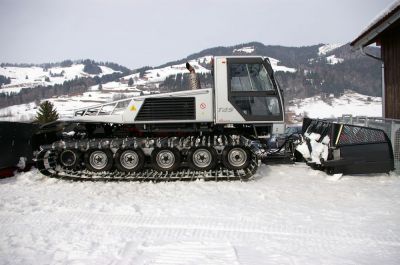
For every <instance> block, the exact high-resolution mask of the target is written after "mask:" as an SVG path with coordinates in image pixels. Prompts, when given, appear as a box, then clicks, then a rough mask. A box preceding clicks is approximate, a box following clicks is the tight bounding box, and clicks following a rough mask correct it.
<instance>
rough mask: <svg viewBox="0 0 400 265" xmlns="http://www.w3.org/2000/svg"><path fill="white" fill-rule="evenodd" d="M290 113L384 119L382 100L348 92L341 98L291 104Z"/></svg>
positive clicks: (326, 116)
mask: <svg viewBox="0 0 400 265" xmlns="http://www.w3.org/2000/svg"><path fill="white" fill-rule="evenodd" d="M288 109H289V111H292V112H294V113H295V114H296V115H301V116H307V117H310V118H335V117H341V116H342V115H343V114H351V115H353V116H367V117H382V98H380V97H370V96H366V95H362V94H358V93H355V92H347V93H345V94H343V95H342V96H340V97H339V98H327V99H324V100H322V99H321V97H320V96H316V97H310V98H305V99H297V100H293V101H291V102H289V107H288Z"/></svg>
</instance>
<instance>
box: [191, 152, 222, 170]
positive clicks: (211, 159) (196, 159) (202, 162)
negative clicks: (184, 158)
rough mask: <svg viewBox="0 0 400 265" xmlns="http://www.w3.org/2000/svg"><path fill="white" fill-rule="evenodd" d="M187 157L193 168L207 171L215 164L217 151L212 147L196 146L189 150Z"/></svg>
mask: <svg viewBox="0 0 400 265" xmlns="http://www.w3.org/2000/svg"><path fill="white" fill-rule="evenodd" d="M188 159H189V163H190V167H191V168H193V169H194V170H201V171H207V170H210V169H213V168H214V167H215V165H216V164H217V152H216V151H215V149H214V148H209V147H196V148H193V149H191V150H190V151H189V154H188Z"/></svg>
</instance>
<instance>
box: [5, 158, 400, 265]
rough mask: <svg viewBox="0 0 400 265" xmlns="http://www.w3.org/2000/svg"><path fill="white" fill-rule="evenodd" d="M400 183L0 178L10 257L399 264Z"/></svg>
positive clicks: (270, 174) (285, 177)
mask: <svg viewBox="0 0 400 265" xmlns="http://www.w3.org/2000/svg"><path fill="white" fill-rule="evenodd" d="M399 188H400V179H399V177H398V176H395V175H391V176H389V175H386V174H382V175H368V176H357V177H355V176H343V177H342V178H341V179H340V180H339V181H335V178H334V177H331V176H327V175H326V174H324V173H323V172H320V171H313V170H312V169H310V168H309V167H307V166H306V165H304V164H296V165H277V166H264V165H263V166H261V168H260V169H259V173H258V174H257V175H256V176H255V179H253V180H251V181H248V182H238V181H237V182H204V181H196V182H171V183H156V184H155V183H136V182H128V183H91V182H68V181H62V180H56V179H49V178H47V177H44V176H41V175H40V174H39V173H38V172H37V171H36V170H32V171H30V172H27V173H21V174H19V175H17V177H14V178H9V179H3V180H0V192H1V197H0V198H1V199H0V224H1V227H2V228H1V230H0V259H1V262H0V263H2V264H135V265H136V264H399V262H400V256H399V255H398V253H399V251H400V227H399V226H398V224H399V221H400V210H399V209H400V207H399V206H400V193H399Z"/></svg>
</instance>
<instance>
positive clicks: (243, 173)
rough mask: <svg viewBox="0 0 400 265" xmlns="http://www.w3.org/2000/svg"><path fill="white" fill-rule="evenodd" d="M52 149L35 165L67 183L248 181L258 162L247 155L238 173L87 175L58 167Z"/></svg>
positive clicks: (183, 171)
mask: <svg viewBox="0 0 400 265" xmlns="http://www.w3.org/2000/svg"><path fill="white" fill-rule="evenodd" d="M54 157H56V155H55V151H54V150H51V149H50V150H48V149H47V150H46V149H45V150H42V151H41V152H39V154H38V155H37V157H36V166H37V168H38V169H39V171H40V173H42V174H43V175H46V176H48V177H51V178H57V179H64V180H71V181H103V182H109V181H139V182H142V181H152V182H169V181H195V180H199V179H201V180H205V181H231V180H241V181H247V180H249V179H250V178H251V177H252V176H253V175H254V174H255V173H256V171H257V169H258V166H259V164H260V159H259V157H258V156H257V155H256V153H254V152H253V151H252V152H251V160H250V163H249V166H248V167H247V168H246V169H242V170H229V169H226V168H224V167H223V166H219V167H218V168H216V169H214V170H209V171H193V170H191V169H180V170H178V171H174V172H168V171H167V172H160V171H156V170H154V169H144V170H142V171H140V172H134V173H125V172H120V171H109V172H91V171H88V170H86V169H85V170H79V171H76V170H70V169H66V168H62V167H61V166H60V165H58V163H57V161H56V160H54Z"/></svg>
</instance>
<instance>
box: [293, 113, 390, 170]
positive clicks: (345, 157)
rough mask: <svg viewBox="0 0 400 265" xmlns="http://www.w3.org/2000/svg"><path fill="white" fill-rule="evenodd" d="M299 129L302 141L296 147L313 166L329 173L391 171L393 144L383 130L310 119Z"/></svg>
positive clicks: (304, 121) (305, 120)
mask: <svg viewBox="0 0 400 265" xmlns="http://www.w3.org/2000/svg"><path fill="white" fill-rule="evenodd" d="M302 129H303V135H304V139H305V143H303V146H302V145H299V146H298V150H299V149H302V150H299V151H300V152H301V153H302V154H303V156H304V157H305V158H306V160H307V161H309V162H311V163H310V165H311V166H312V167H314V168H317V169H321V170H325V171H326V172H328V173H330V174H336V173H343V174H368V173H388V172H389V171H391V170H394V158H393V150H392V145H391V143H390V139H389V138H388V136H387V135H386V133H385V132H384V131H383V130H380V129H375V128H369V127H362V126H356V125H350V124H340V123H335V122H329V121H323V120H317V119H309V118H305V119H304V120H303V128H302ZM304 146H307V148H308V150H305V149H307V148H304ZM301 147H303V148H301ZM324 150H325V151H326V152H325V151H324ZM307 151H308V152H307Z"/></svg>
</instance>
